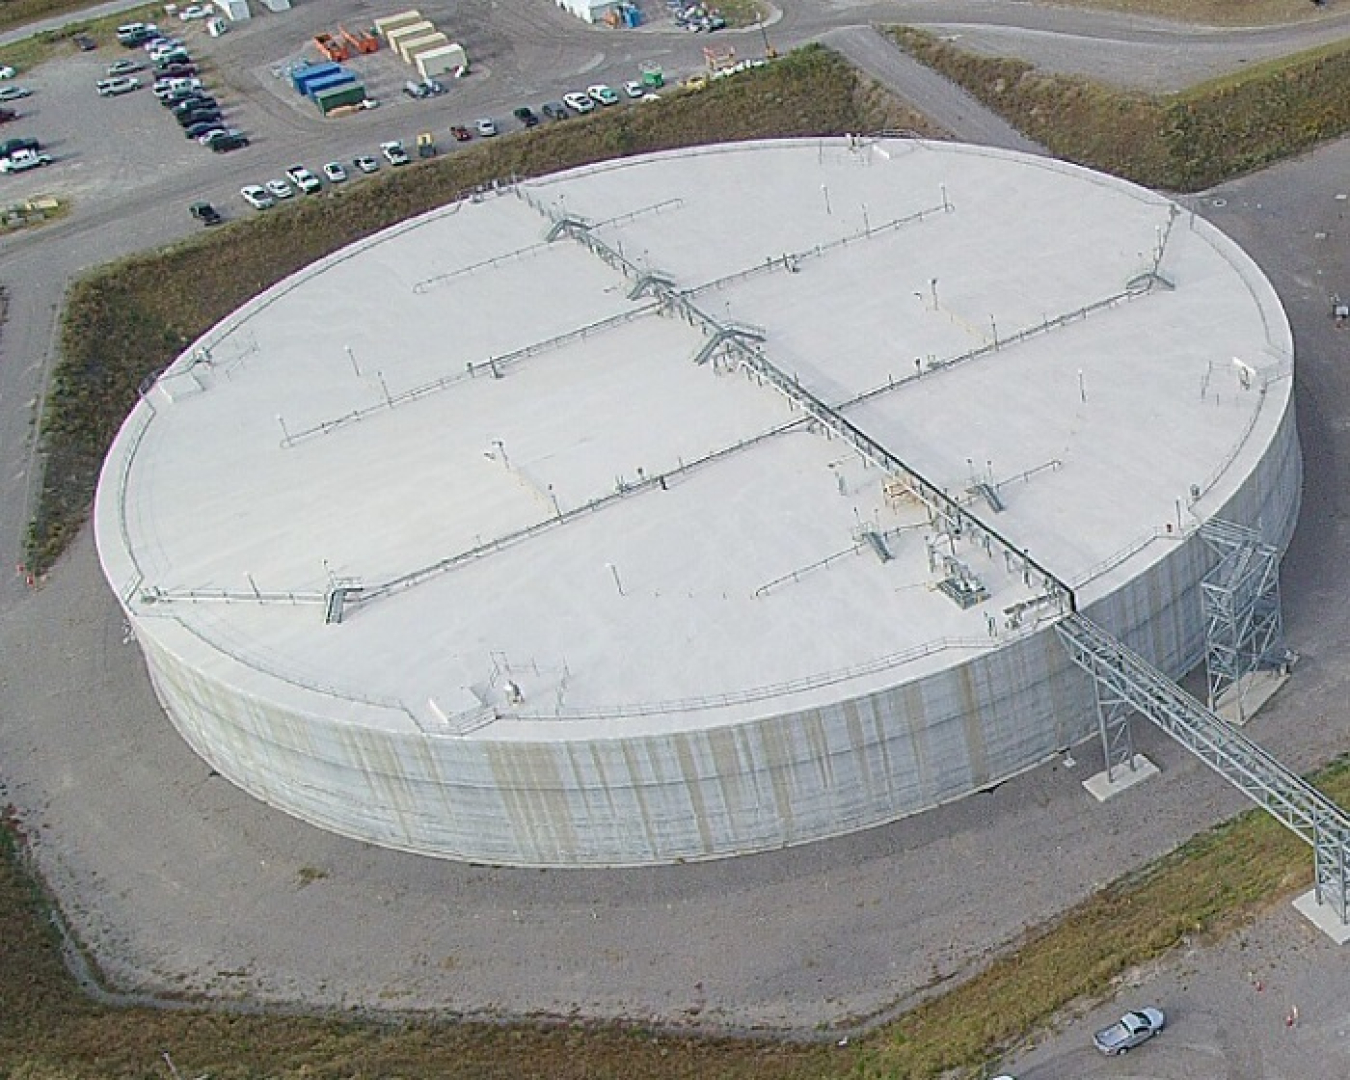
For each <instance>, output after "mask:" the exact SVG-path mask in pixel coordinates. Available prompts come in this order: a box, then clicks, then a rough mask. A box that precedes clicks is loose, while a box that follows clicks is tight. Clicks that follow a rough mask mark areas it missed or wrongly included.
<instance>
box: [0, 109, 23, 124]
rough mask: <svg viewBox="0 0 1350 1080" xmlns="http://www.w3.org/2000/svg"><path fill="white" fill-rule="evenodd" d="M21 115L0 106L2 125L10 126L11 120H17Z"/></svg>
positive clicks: (0, 121)
mask: <svg viewBox="0 0 1350 1080" xmlns="http://www.w3.org/2000/svg"><path fill="white" fill-rule="evenodd" d="M18 118H19V114H18V113H16V112H15V111H14V110H13V109H6V108H4V107H3V106H0V124H8V123H9V122H10V121H11V120H17V119H18Z"/></svg>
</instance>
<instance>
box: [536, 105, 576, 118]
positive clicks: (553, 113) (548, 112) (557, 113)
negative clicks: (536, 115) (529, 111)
mask: <svg viewBox="0 0 1350 1080" xmlns="http://www.w3.org/2000/svg"><path fill="white" fill-rule="evenodd" d="M539 111H540V112H541V113H543V114H544V115H545V116H547V117H548V118H549V119H550V120H566V119H567V117H568V115H569V114H568V112H567V106H566V105H564V104H563V103H562V102H561V101H546V102H544V104H543V107H542V108H541V109H540V110H539Z"/></svg>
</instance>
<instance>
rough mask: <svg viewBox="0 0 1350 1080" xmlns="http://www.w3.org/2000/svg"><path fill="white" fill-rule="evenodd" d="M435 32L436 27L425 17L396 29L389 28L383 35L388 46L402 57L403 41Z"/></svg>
mask: <svg viewBox="0 0 1350 1080" xmlns="http://www.w3.org/2000/svg"><path fill="white" fill-rule="evenodd" d="M435 32H436V28H435V27H434V26H432V25H431V23H430V22H428V21H427V20H426V19H423V20H422V21H421V22H415V23H408V24H407V25H406V26H400V27H399V28H398V29H397V30H390V31H389V33H387V34H385V35H384V40H385V41H386V42H387V43H388V45H389V47H390V48H391V49H393V50H394V52H395V54H397V56H398V57H399V59H402V58H403V50H402V48H401V46H402V44H403V42H405V41H414V40H416V39H417V38H420V37H426V36H427V35H428V34H434V33H435ZM405 62H406V61H405Z"/></svg>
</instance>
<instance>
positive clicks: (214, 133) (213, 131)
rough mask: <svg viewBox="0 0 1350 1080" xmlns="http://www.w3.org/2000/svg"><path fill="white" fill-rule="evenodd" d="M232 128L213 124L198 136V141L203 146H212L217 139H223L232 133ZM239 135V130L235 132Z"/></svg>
mask: <svg viewBox="0 0 1350 1080" xmlns="http://www.w3.org/2000/svg"><path fill="white" fill-rule="evenodd" d="M230 130H231V129H230V128H226V127H221V126H220V125H219V124H212V125H211V126H210V127H209V128H207V129H206V130H205V131H203V132H202V133H201V134H200V135H198V136H197V141H198V142H199V143H201V144H202V145H203V146H210V145H211V144H212V143H213V142H215V141H216V140H217V139H223V138H224V137H225V136H226V135H229V134H230ZM235 134H236V135H237V134H238V132H235Z"/></svg>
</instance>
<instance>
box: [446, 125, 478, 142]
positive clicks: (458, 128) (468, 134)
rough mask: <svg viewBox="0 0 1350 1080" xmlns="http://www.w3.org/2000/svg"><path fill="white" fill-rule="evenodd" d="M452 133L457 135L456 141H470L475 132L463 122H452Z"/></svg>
mask: <svg viewBox="0 0 1350 1080" xmlns="http://www.w3.org/2000/svg"><path fill="white" fill-rule="evenodd" d="M450 134H451V135H453V136H454V137H455V141H456V142H468V141H469V140H470V139H472V138H473V132H472V131H470V130H469V129H468V128H466V127H465V126H464V125H463V124H451V125H450Z"/></svg>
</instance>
